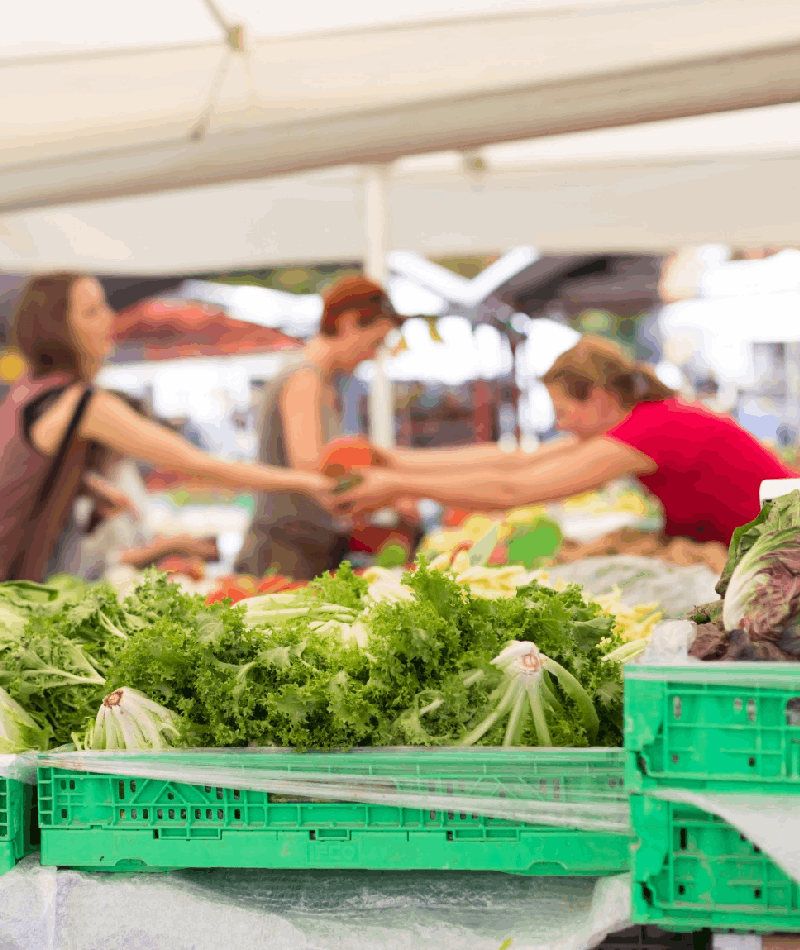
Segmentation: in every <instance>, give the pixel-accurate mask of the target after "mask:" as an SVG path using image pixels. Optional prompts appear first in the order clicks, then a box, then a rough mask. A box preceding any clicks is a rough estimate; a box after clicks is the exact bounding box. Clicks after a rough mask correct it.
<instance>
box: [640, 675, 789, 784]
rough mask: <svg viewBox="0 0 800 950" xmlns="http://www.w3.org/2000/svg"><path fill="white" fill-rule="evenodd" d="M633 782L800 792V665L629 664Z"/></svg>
mask: <svg viewBox="0 0 800 950" xmlns="http://www.w3.org/2000/svg"><path fill="white" fill-rule="evenodd" d="M625 751H626V770H625V781H626V787H627V789H628V791H630V792H642V791H647V790H648V789H652V788H657V787H659V786H671V787H674V788H686V789H695V790H700V789H705V790H714V791H725V792H751V793H752V792H756V793H758V792H764V793H765V794H766V793H770V794H792V793H798V794H800V664H798V665H795V664H787V663H703V664H696V665H695V664H692V665H687V666H664V667H643V666H639V667H637V666H628V667H626V668H625Z"/></svg>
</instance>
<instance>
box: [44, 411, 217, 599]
mask: <svg viewBox="0 0 800 950" xmlns="http://www.w3.org/2000/svg"><path fill="white" fill-rule="evenodd" d="M114 395H116V396H117V397H118V398H119V399H121V400H122V401H123V402H124V403H126V404H127V405H129V406H130V407H131V408H132V409H133V410H134V412H136V413H138V414H139V415H140V416H142V417H143V418H149V419H152V416H151V415H150V413H149V412H148V410H147V408H146V407H145V405H144V403H143V402H142V401H141V400H138V399H133V398H131V397H130V396H127V395H126V394H124V393H114ZM89 459H90V460H89V465H90V467H91V468H92V470H93V471H96V473H97V474H98V475H100V476H101V477H102V478H103V479H105V480H106V482H107V483H108V484H109V485H111V486H112V487H113V488H114V489H116V490H117V491H119V492H121V493H122V495H124V496H125V497H126V498H127V499H128V500H129V502H130V505H129V506H128V507H126V509H125V510H119V509H113V510H109V509H108V508H106V507H104V506H99V505H97V504H95V505H94V507H93V508H92V507H91V506H90V510H89V511H88V512H87V511H86V506H83V511H80V507H79V506H78V505H76V506H75V511H74V514H73V526H74V530H73V532H72V534H71V535H70V536H68V538H67V540H66V543H65V545H64V548H63V550H62V552H61V557H60V562H59V564H58V565H57V567H56V572H57V573H66V574H72V575H74V576H76V577H80V578H82V579H84V580H87V581H96V580H100V579H102V578H104V577H106V575H107V573H108V571H109V570H110V569H112V568H114V567H117V566H119V565H122V566H127V567H130V568H133V569H136V570H143V569H144V568H146V567H151V566H154V565H157V564H158V563H159V562H160V561H162V560H163V559H164V558H167V557H177V558H185V559H194V558H197V559H200V560H202V561H215V560H218V559H219V551H218V549H217V545H216V542H215V540H214V539H213V538H198V537H194V536H191V535H185V534H184V535H173V536H157V535H154V534H153V533H152V532H150V531H149V530H148V528H147V514H148V507H149V505H148V501H149V498H148V492H147V486H146V485H145V483H144V480H143V479H142V477H141V475H140V473H139V466H138V464H137V463H136V462H135V461H134V460H133V459H129V458H125V457H124V456H123V455H121V454H120V453H119V452H115V451H113V450H112V449H108V448H105V447H104V446H99V445H98V446H95V447H94V449H93V450H92V452H91V453H90V456H89Z"/></svg>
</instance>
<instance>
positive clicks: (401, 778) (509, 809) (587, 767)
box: [39, 748, 630, 833]
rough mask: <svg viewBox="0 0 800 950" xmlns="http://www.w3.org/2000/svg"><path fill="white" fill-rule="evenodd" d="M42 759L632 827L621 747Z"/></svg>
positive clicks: (570, 823) (198, 781)
mask: <svg viewBox="0 0 800 950" xmlns="http://www.w3.org/2000/svg"><path fill="white" fill-rule="evenodd" d="M39 764H40V765H42V766H51V767H54V768H61V769H69V770H72V771H79V772H92V773H100V774H107V775H119V776H123V777H126V778H144V779H156V780H161V781H171V782H180V783H184V784H188V785H200V786H215V787H219V788H232V789H247V790H252V791H262V792H269V793H272V794H273V795H276V796H281V797H288V798H289V799H295V798H296V799H305V800H314V801H328V802H337V801H348V802H360V803H365V804H377V805H397V806H401V807H406V808H419V809H434V810H440V811H449V812H468V813H470V814H473V815H481V816H486V817H490V818H503V819H507V820H511V821H524V822H529V823H532V824H544V825H553V826H559V827H565V828H576V829H584V830H594V831H608V832H622V833H626V832H627V831H628V830H629V827H630V818H629V805H628V798H627V796H626V794H625V783H624V752H623V750H621V749H545V748H531V749H501V748H498V749H492V748H475V749H450V748H444V749H443V748H436V749H419V748H411V749H355V750H352V751H349V752H329V753H319V752H307V753H296V752H293V751H292V750H288V749H255V748H251V749H175V750H169V751H161V752H149V753H142V752H63V751H56V752H52V753H46V754H43V755H40V756H39Z"/></svg>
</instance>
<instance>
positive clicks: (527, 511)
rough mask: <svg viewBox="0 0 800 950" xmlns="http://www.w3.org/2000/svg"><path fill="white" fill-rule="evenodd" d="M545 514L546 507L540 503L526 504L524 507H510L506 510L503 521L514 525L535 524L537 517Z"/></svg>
mask: <svg viewBox="0 0 800 950" xmlns="http://www.w3.org/2000/svg"><path fill="white" fill-rule="evenodd" d="M545 514H547V509H546V508H544V507H542V506H541V505H528V506H527V507H526V508H512V509H511V511H508V512H506V515H505V517H504V518H503V523H504V524H506V525H513V526H514V527H517V526H519V525H527V524H535V523H536V522H537V521H538V520H539V518H541V517H542V516H543V515H545Z"/></svg>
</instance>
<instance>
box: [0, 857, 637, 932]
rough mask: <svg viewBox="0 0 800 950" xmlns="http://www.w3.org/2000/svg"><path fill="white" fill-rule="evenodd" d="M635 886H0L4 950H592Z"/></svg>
mask: <svg viewBox="0 0 800 950" xmlns="http://www.w3.org/2000/svg"><path fill="white" fill-rule="evenodd" d="M629 918H630V881H629V878H628V876H627V875H619V876H614V877H608V878H600V879H594V878H563V877H562V878H541V877H525V876H514V875H509V874H497V873H495V874H489V873H486V874H477V873H474V872H463V871H461V872H459V871H441V872H432V871H415V872H391V871H382V872H380V873H374V872H370V871H341V870H337V871H292V872H287V871H285V870H241V869H230V870H202V871H181V872H175V873H173V874H168V875H160V874H141V875H136V874H132V875H128V874H97V873H81V872H77V871H67V870H57V869H56V868H49V867H41V866H40V865H39V863H38V858H37V856H36V855H32V856H31V857H30V858H27V859H25V860H24V861H23V862H22V863H21V864H19V865H18V866H17V867H16V868H15V869H14V870H13V871H11V872H10V873H8V874H5V875H3V876H2V877H0V947H2V948H3V950H56V948H62V950H65V948H69V950H108V948H109V947H126V948H130V950H229V948H231V947H236V950H445V948H446V950H498V947H499V946H500V945H501V944H503V943H504V941H506V940H508V939H511V940H512V941H513V943H512V944H511V947H512V950H588V948H590V947H594V946H596V945H597V944H598V943H600V942H601V941H602V940H603V939H604V938H605V936H606V935H607V934H608V933H610V932H614V931H617V930H620V929H622V928H623V927H625V926H627V925H628V923H629Z"/></svg>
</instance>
